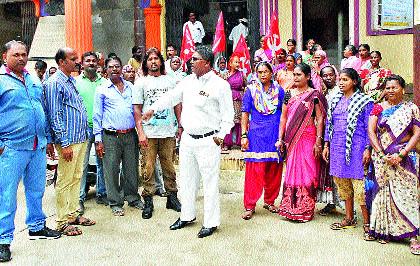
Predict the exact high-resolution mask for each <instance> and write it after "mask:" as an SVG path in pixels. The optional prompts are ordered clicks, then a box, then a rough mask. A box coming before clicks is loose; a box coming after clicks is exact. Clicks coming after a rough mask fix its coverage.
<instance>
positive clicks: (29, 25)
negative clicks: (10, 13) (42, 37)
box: [20, 1, 38, 49]
mask: <svg viewBox="0 0 420 266" xmlns="http://www.w3.org/2000/svg"><path fill="white" fill-rule="evenodd" d="M20 10H21V11H20V12H21V14H22V41H23V42H24V43H25V44H26V45H27V46H28V49H30V48H31V44H32V40H33V38H34V35H35V30H36V26H37V25H38V20H37V18H36V16H35V4H34V3H33V2H32V1H31V2H23V3H21V6H20Z"/></svg>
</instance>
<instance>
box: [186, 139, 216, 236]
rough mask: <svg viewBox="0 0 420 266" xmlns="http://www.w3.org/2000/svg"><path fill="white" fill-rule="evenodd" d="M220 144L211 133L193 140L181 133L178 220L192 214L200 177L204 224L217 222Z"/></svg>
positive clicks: (194, 213) (209, 225) (194, 214)
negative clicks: (179, 212) (179, 206)
mask: <svg viewBox="0 0 420 266" xmlns="http://www.w3.org/2000/svg"><path fill="white" fill-rule="evenodd" d="M220 151H221V150H220V146H218V145H216V143H215V142H214V140H213V136H209V137H204V138H201V139H193V138H192V137H191V136H190V135H188V134H187V133H185V132H184V133H183V134H182V137H181V143H180V147H179V180H178V184H179V191H178V196H179V199H180V202H181V220H182V221H190V220H192V219H194V218H195V217H196V208H195V201H196V197H197V192H198V189H199V187H200V185H199V184H200V177H201V178H202V179H203V192H204V221H203V226H204V227H207V228H209V227H215V226H219V225H220V200H219V175H220Z"/></svg>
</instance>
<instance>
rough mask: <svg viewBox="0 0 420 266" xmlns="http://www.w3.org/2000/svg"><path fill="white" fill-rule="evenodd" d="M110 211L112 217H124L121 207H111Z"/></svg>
mask: <svg viewBox="0 0 420 266" xmlns="http://www.w3.org/2000/svg"><path fill="white" fill-rule="evenodd" d="M111 210H112V214H113V215H114V216H124V209H123V208H121V207H116V206H114V207H111Z"/></svg>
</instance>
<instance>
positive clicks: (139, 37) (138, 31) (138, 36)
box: [133, 0, 145, 51]
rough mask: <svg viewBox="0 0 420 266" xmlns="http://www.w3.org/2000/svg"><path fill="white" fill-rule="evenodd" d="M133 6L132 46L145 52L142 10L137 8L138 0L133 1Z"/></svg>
mask: <svg viewBox="0 0 420 266" xmlns="http://www.w3.org/2000/svg"><path fill="white" fill-rule="evenodd" d="M133 4H134V44H135V45H137V46H140V47H141V49H142V51H144V50H145V36H144V14H143V9H142V8H140V7H139V0H133Z"/></svg>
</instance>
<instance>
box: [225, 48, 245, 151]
mask: <svg viewBox="0 0 420 266" xmlns="http://www.w3.org/2000/svg"><path fill="white" fill-rule="evenodd" d="M228 69H229V72H228V74H227V76H226V81H227V82H229V85H230V88H231V89H232V98H233V109H234V111H235V117H234V123H235V126H234V127H233V128H232V130H231V132H230V134H228V135H226V137H225V139H224V141H223V145H224V146H223V151H225V152H226V151H227V150H229V149H231V148H232V146H233V145H236V146H241V115H242V98H243V96H244V89H245V86H246V78H245V76H244V74H243V73H242V72H241V71H240V70H239V57H238V55H236V54H233V55H232V56H231V57H230V59H229V64H228Z"/></svg>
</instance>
